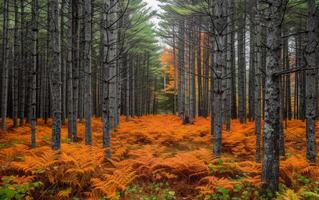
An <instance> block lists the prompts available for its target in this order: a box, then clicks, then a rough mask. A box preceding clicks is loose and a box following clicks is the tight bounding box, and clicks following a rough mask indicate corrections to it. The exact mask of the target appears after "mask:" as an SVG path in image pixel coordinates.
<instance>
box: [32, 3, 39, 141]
mask: <svg viewBox="0 0 319 200" xmlns="http://www.w3.org/2000/svg"><path fill="white" fill-rule="evenodd" d="M32 43H33V48H32V61H33V63H32V81H31V146H32V147H35V146H36V135H35V134H36V119H37V113H36V108H37V68H38V52H37V49H38V1H37V0H32Z"/></svg>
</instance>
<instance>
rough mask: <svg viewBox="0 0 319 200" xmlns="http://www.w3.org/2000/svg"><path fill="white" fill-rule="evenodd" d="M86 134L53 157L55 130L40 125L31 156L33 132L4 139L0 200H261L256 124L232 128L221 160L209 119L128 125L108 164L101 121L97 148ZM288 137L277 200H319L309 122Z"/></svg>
mask: <svg viewBox="0 0 319 200" xmlns="http://www.w3.org/2000/svg"><path fill="white" fill-rule="evenodd" d="M8 127H12V122H11V121H9V122H8ZM84 128H85V127H84V123H79V124H78V135H79V141H78V142H77V143H70V144H69V143H68V140H67V139H66V138H67V125H64V126H63V128H62V148H61V151H58V152H54V151H52V150H51V146H50V145H51V128H50V123H49V124H47V125H46V124H44V123H43V121H40V120H39V121H38V125H37V147H36V148H33V149H32V148H30V132H31V131H30V127H24V128H17V129H11V128H9V129H8V131H7V132H2V133H0V166H1V168H0V178H1V181H0V199H2V198H3V197H10V195H11V197H15V198H16V199H19V197H23V199H74V200H76V199H127V200H157V199H158V200H173V199H185V200H196V199H234V200H235V199H261V197H260V194H259V190H260V189H259V188H260V184H261V177H260V176H261V164H260V163H257V162H255V146H256V145H255V143H256V142H255V134H254V123H252V122H248V123H247V124H246V125H241V124H239V122H238V121H232V131H231V132H229V133H228V132H224V133H223V148H222V151H223V154H222V157H221V158H214V157H213V154H212V153H211V152H212V151H211V149H212V146H211V136H210V120H209V119H204V118H198V119H196V122H195V124H193V125H183V124H182V123H181V121H180V119H179V118H178V117H176V116H172V115H158V116H145V117H140V118H132V119H130V121H129V122H125V121H124V118H123V119H121V125H120V126H119V127H118V128H117V130H116V131H115V132H114V133H113V134H112V141H111V145H112V146H111V151H112V159H111V160H110V159H105V158H104V150H103V148H102V123H101V120H100V119H98V118H94V119H93V120H92V128H93V130H92V131H93V145H92V146H86V145H84V140H83V139H84ZM317 131H319V126H318V127H317ZM285 135H286V137H285V142H286V157H285V158H283V159H282V160H281V163H280V165H281V167H280V181H281V183H282V184H281V187H280V193H279V194H278V197H277V199H319V189H318V188H319V181H318V180H319V166H318V165H309V164H308V163H307V161H306V160H305V147H306V146H305V142H306V141H305V140H306V139H305V138H306V137H305V123H304V122H301V121H289V122H288V128H286V129H285ZM318 142H319V141H318ZM1 195H2V196H1ZM103 196H104V197H103ZM3 199H4V198H3Z"/></svg>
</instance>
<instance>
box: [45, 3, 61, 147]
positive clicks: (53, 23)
mask: <svg viewBox="0 0 319 200" xmlns="http://www.w3.org/2000/svg"><path fill="white" fill-rule="evenodd" d="M48 6H49V28H50V29H49V33H50V51H51V53H52V54H51V55H52V57H51V59H50V69H51V74H52V76H51V77H52V80H51V90H52V149H54V150H58V149H60V147H61V111H62V110H61V109H62V108H61V102H62V97H61V56H60V53H61V43H60V22H59V14H60V8H59V0H49V4H48Z"/></svg>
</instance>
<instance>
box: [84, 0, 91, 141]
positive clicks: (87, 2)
mask: <svg viewBox="0 0 319 200" xmlns="http://www.w3.org/2000/svg"><path fill="white" fill-rule="evenodd" d="M84 16H85V17H84V20H85V22H84V23H85V24H84V30H85V31H84V32H85V37H84V41H85V50H84V54H85V57H84V59H85V60H84V76H85V83H84V84H85V92H84V105H85V106H84V109H85V144H89V145H91V144H92V133H91V132H92V130H91V117H92V89H91V88H92V87H91V84H92V83H91V82H92V80H91V74H92V69H91V38H92V5H91V0H84Z"/></svg>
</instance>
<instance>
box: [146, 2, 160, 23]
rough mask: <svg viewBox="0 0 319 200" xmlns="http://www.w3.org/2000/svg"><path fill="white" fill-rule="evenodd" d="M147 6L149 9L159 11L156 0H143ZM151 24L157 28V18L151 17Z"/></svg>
mask: <svg viewBox="0 0 319 200" xmlns="http://www.w3.org/2000/svg"><path fill="white" fill-rule="evenodd" d="M143 1H144V2H146V3H147V4H148V6H149V7H151V8H152V9H153V10H155V11H158V12H159V10H160V8H159V2H158V1H157V0H143ZM152 22H154V24H155V25H156V27H158V23H159V18H158V17H153V19H152Z"/></svg>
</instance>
